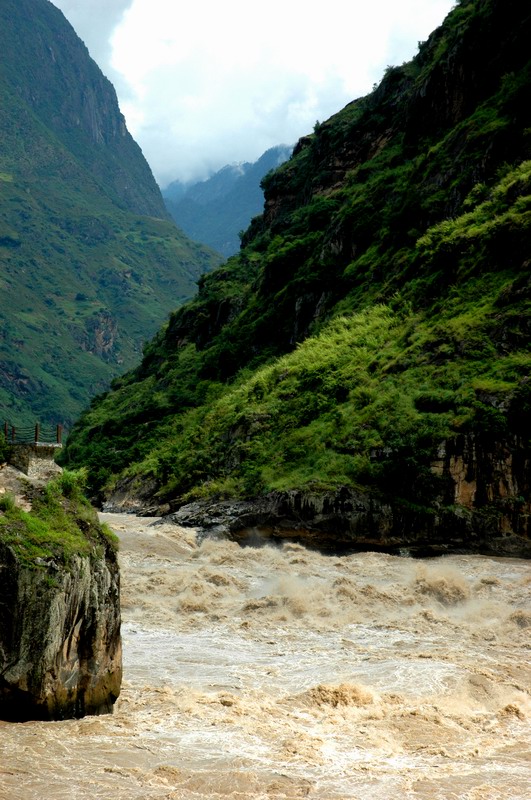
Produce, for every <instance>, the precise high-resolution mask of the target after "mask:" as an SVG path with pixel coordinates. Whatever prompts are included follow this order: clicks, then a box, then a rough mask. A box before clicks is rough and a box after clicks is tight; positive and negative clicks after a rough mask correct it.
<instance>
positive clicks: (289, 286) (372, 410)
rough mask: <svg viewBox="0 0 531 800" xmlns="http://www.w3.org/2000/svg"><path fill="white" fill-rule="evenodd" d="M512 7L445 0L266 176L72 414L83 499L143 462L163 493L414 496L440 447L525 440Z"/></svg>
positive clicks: (528, 178) (521, 180) (71, 450)
mask: <svg viewBox="0 0 531 800" xmlns="http://www.w3.org/2000/svg"><path fill="white" fill-rule="evenodd" d="M520 15H521V12H519V11H518V10H517V9H516V8H515V7H514V4H509V5H507V4H505V5H504V4H502V3H501V2H498V0H462V2H461V3H459V5H458V6H457V7H456V8H455V9H454V10H453V11H452V12H451V13H450V15H449V16H448V18H447V20H446V21H445V23H444V25H443V26H442V27H441V28H440V29H439V30H437V31H436V32H435V33H434V34H433V35H432V36H431V37H430V39H429V40H428V41H427V42H425V43H423V44H422V45H421V47H420V50H419V53H418V55H417V56H416V58H415V59H414V60H413V61H412V62H411V63H408V64H404V65H402V66H401V67H394V68H390V69H389V70H388V71H387V72H386V74H385V76H384V78H383V81H382V82H381V84H380V85H379V86H378V87H376V88H375V90H374V91H373V92H372V93H371V94H370V95H369V96H368V97H366V98H362V99H361V100H358V101H356V102H354V103H352V104H350V105H349V106H347V107H346V108H345V109H344V110H343V111H341V112H339V113H338V114H336V115H335V116H334V117H332V118H331V119H330V120H328V121H326V122H323V123H320V124H319V125H318V126H316V128H315V130H314V132H313V134H311V135H310V136H307V137H305V138H304V139H302V140H301V141H300V142H299V144H298V145H297V147H296V148H295V151H294V155H293V157H292V158H291V159H290V160H289V161H288V162H286V163H285V164H283V165H282V166H281V167H280V168H279V169H278V170H276V171H275V172H273V173H271V174H270V175H268V176H267V177H266V179H265V180H264V189H265V193H266V199H267V206H266V207H267V213H265V214H264V215H263V216H262V217H259V218H256V219H255V220H253V222H252V224H251V226H250V228H249V230H248V231H247V232H246V234H245V235H244V237H243V240H242V250H241V252H240V253H239V254H238V255H237V256H235V257H233V258H231V259H230V260H229V261H228V262H227V264H226V265H224V266H223V267H222V268H220V269H218V270H216V271H214V272H212V273H210V274H208V275H205V276H203V277H202V278H201V280H200V282H199V294H198V296H197V297H196V298H194V300H193V301H191V302H190V303H188V304H186V305H185V306H184V307H182V308H181V309H179V310H178V311H176V312H175V313H173V314H172V315H171V316H170V319H169V322H168V325H167V327H166V328H164V329H163V330H161V331H160V332H159V334H158V335H157V336H156V337H155V338H154V339H153V340H152V341H151V342H150V343H149V344H148V345H147V346H146V347H145V349H144V358H143V361H142V363H141V364H140V365H139V366H138V367H137V369H135V370H133V371H132V372H129V373H128V374H126V375H125V376H123V377H121V378H120V379H118V380H116V381H115V382H114V384H113V387H112V390H111V391H110V392H109V393H108V394H106V395H102V396H101V397H99V398H97V399H96V400H94V401H93V403H92V406H91V407H90V409H88V410H87V411H86V412H85V413H84V414H83V415H82V417H81V418H80V420H79V422H78V423H77V424H76V426H75V428H74V430H73V432H72V435H71V437H70V439H69V442H68V446H67V448H66V453H65V458H66V462H67V463H69V464H73V465H75V464H86V465H88V467H89V475H90V478H89V480H90V488H91V491H93V492H104V491H108V490H109V489H111V488H112V486H113V485H115V484H116V482H117V481H119V480H120V479H122V478H124V477H127V478H134V477H137V478H139V480H144V479H145V478H146V477H147V476H149V477H151V478H153V479H154V481H155V484H156V485H157V487H158V495H157V496H158V497H159V498H160V499H164V500H167V499H171V500H173V501H174V502H185V501H187V500H189V499H192V498H199V497H235V496H236V497H237V496H239V497H242V496H243V497H245V496H255V495H259V494H262V493H264V492H267V491H270V490H273V489H286V488H302V487H309V488H312V489H315V490H319V489H328V488H332V489H333V488H337V487H339V486H351V487H358V488H362V489H367V490H370V491H372V492H377V493H379V494H382V493H384V494H393V496H394V497H395V499H397V500H398V501H399V502H402V503H406V504H410V505H415V506H419V507H423V508H425V509H428V510H429V509H430V508H432V504H433V498H434V497H435V495H436V494H437V492H438V489H439V486H438V484H437V481H438V480H439V479H438V478H437V477H436V476H434V474H433V473H432V472H431V470H430V469H429V464H430V461H431V460H433V458H434V457H435V456H436V453H437V449H438V447H439V446H440V444H441V442H442V441H443V440H446V439H448V438H452V437H455V436H457V435H459V434H460V433H468V432H474V433H475V434H476V435H477V436H480V437H490V439H491V440H494V439H496V438H498V439H500V438H501V439H503V438H505V439H507V437H511V436H515V435H518V437H519V440H520V441H522V442H524V443H526V446H528V445H529V436H530V431H529V423H528V422H526V415H525V412H524V409H528V408H529V406H530V403H531V385H530V384H529V379H528V376H529V373H530V367H531V356H530V354H529V332H530V329H529V324H530V293H531V287H530V283H529V274H530V273H529V260H528V259H529V241H530V236H529V232H530V226H531V162H530V161H529V158H530V157H531V149H530V147H531V144H530V138H529V131H530V130H531V119H530V109H529V104H528V103H527V102H526V101H525V97H527V96H528V94H529V88H530V76H531V65H530V62H529V53H528V46H527V42H528V36H529V33H530V31H529V25H530V23H529V19H526V18H525V15H522V17H520ZM493 53H495V54H496V55H495V57H494V56H493Z"/></svg>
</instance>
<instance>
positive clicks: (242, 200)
mask: <svg viewBox="0 0 531 800" xmlns="http://www.w3.org/2000/svg"><path fill="white" fill-rule="evenodd" d="M292 149H293V148H292V147H287V146H285V145H279V146H278V147H272V148H270V149H269V150H267V151H266V152H265V153H264V154H263V155H262V156H260V158H259V159H258V161H255V162H254V163H248V162H246V163H244V164H228V165H227V166H225V167H223V169H220V170H219V171H218V172H216V173H214V175H211V176H210V178H208V179H207V180H205V181H200V182H199V183H193V184H183V183H181V182H180V181H174V182H173V183H170V185H169V186H168V187H167V188H166V189H165V190H164V191H163V192H162V194H163V197H164V202H165V203H166V208H167V209H168V211H169V212H170V214H171V216H172V217H173V219H174V220H175V222H176V223H177V225H179V227H180V228H182V229H183V231H184V232H185V233H186V234H187V235H188V236H190V237H191V238H192V239H195V240H196V241H198V242H204V243H205V244H208V245H210V247H213V248H214V250H217V252H218V253H221V254H222V255H224V256H225V258H228V257H229V256H232V255H234V253H237V252H238V250H239V248H240V236H239V234H240V232H241V231H243V230H245V229H246V228H247V227H248V225H249V223H250V221H251V219H252V218H253V217H254V216H256V215H257V214H260V213H261V211H262V209H263V206H264V194H263V191H262V189H261V181H262V179H263V178H264V176H265V175H267V173H268V172H270V171H271V170H272V169H275V168H276V167H278V166H279V165H280V164H282V163H283V162H284V161H286V159H288V158H289V156H290V154H291V151H292Z"/></svg>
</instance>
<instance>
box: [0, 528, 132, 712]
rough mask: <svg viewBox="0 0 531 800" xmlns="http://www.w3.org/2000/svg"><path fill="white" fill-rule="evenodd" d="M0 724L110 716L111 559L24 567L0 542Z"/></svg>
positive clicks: (113, 649)
mask: <svg viewBox="0 0 531 800" xmlns="http://www.w3.org/2000/svg"><path fill="white" fill-rule="evenodd" d="M0 585H1V590H0V719H4V720H9V721H15V722H24V721H26V720H34V719H42V720H54V719H69V718H72V717H82V716H84V715H86V714H105V713H109V712H111V711H112V707H113V704H114V702H115V700H116V698H117V697H118V695H119V693H120V685H121V679H122V650H121V639H120V602H119V572H118V564H117V559H116V554H115V553H114V552H113V551H112V550H111V549H110V548H108V549H107V552H106V553H105V554H104V555H101V556H99V557H98V556H97V555H93V556H92V557H80V556H77V557H74V558H73V559H72V561H71V563H70V565H69V567H68V568H66V567H59V566H58V565H57V564H56V563H55V562H54V561H53V560H50V561H49V562H46V563H44V562H43V563H42V564H38V565H36V567H35V568H28V567H26V566H24V565H22V564H21V563H19V562H18V560H17V558H16V557H15V555H14V554H13V552H12V551H11V550H10V549H9V548H8V547H6V546H5V545H3V544H2V542H1V541H0Z"/></svg>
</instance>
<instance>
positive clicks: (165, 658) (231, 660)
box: [0, 514, 531, 800]
mask: <svg viewBox="0 0 531 800" xmlns="http://www.w3.org/2000/svg"><path fill="white" fill-rule="evenodd" d="M103 516H104V518H105V519H106V520H107V521H108V522H109V523H110V524H111V526H112V527H113V528H114V530H115V531H116V532H117V533H118V534H119V535H120V538H121V566H122V614H123V621H124V623H123V638H124V670H125V681H124V687H123V691H122V695H121V697H120V699H119V700H118V702H117V704H116V707H115V712H114V714H113V715H109V716H103V717H88V718H85V719H83V720H75V721H68V722H55V723H42V722H38V723H25V724H9V723H3V722H0V798H2V800H43V799H44V798H46V800H60V799H62V798H64V799H65V800H66V799H68V800H78V799H79V800H85V798H87V799H89V798H90V800H92V799H93V798H105V800H107V799H108V800H110V799H111V798H112V799H113V800H137V799H138V800H140V799H142V800H151V798H153V799H155V798H156V799H157V800H159V798H160V800H162V799H164V800H170V799H171V800H178V799H180V798H190V800H192V798H234V800H247V799H250V798H253V799H256V800H259V799H260V798H263V799H264V800H266V799H267V800H270V799H271V798H278V799H279V800H280V798H301V797H308V798H319V800H326V799H327V798H330V800H331V799H332V798H344V799H346V798H360V800H362V798H363V800H371V799H372V798H375V799H376V798H378V800H389V798H397V799H398V798H414V799H415V800H421V799H423V798H426V800H428V798H429V800H437V799H438V798H444V799H445V800H447V799H449V798H452V799H453V798H463V799H464V798H466V799H467V800H509V799H510V800H519V799H520V798H521V800H524V799H525V800H528V798H529V797H531V758H530V742H531V721H530V720H531V700H530V694H529V687H530V677H531V664H530V646H531V635H530V634H531V611H530V610H529V609H530V604H529V600H530V594H531V570H530V569H529V564H528V562H525V561H518V560H512V559H492V558H486V557H481V556H451V557H446V558H443V559H437V560H435V559H434V560H428V561H415V560H413V559H409V558H399V557H394V556H388V555H382V554H374V553H362V554H356V555H349V556H341V557H335V556H323V555H320V554H318V553H315V552H312V551H308V550H305V549H304V548H303V547H301V546H299V545H294V544H286V545H284V546H283V547H281V548H275V547H262V548H250V547H247V548H240V547H239V546H238V545H237V544H235V543H232V542H227V541H213V540H205V541H203V542H202V543H201V544H198V543H197V542H196V538H195V535H194V533H193V532H191V531H185V530H183V529H181V528H178V527H176V526H170V525H167V524H164V525H161V524H153V521H151V520H148V519H142V518H135V517H131V516H125V515H116V514H112V515H111V514H109V515H103Z"/></svg>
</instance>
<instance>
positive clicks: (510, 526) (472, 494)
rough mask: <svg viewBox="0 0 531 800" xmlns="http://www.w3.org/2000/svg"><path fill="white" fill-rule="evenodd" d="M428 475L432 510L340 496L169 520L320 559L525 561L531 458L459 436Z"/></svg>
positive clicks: (269, 500) (271, 501)
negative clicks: (353, 553)
mask: <svg viewBox="0 0 531 800" xmlns="http://www.w3.org/2000/svg"><path fill="white" fill-rule="evenodd" d="M431 469H432V472H433V473H434V474H435V475H437V476H439V477H440V478H441V481H440V493H439V496H438V498H437V499H436V501H435V502H434V503H433V504H432V505H431V506H430V507H429V508H424V507H422V506H414V505H412V504H411V503H406V502H400V501H397V499H396V497H395V498H393V499H391V498H390V497H386V496H385V495H384V494H383V493H379V494H376V493H374V494H369V493H368V492H367V493H362V492H357V491H355V490H353V489H350V488H347V487H343V488H341V489H338V490H337V491H335V492H317V491H316V492H312V491H305V490H292V491H287V492H273V493H271V494H269V495H267V496H265V497H262V498H257V499H256V500H241V501H222V502H218V503H215V502H206V501H204V502H197V503H191V504H189V505H186V506H182V507H181V508H180V509H178V510H177V511H175V512H174V513H173V514H171V519H172V520H173V521H174V522H176V523H177V524H179V525H185V526H186V525H190V526H193V527H197V528H199V529H200V532H201V533H202V535H210V536H212V535H213V536H216V535H217V536H229V537H230V538H233V539H235V540H236V541H240V542H242V543H247V544H253V543H255V544H256V543H259V542H260V541H263V540H272V541H282V540H286V539H290V540H296V541H300V542H301V543H303V544H305V545H307V546H309V547H315V548H317V549H319V550H322V551H324V552H336V551H338V550H341V549H343V548H346V549H357V548H359V549H371V550H388V551H395V550H396V551H397V550H399V549H403V548H406V549H410V550H411V551H412V552H418V553H431V554H437V553H444V552H450V551H452V550H464V551H473V552H485V553H496V554H498V555H513V556H521V557H530V556H531V537H530V523H529V520H530V519H531V504H530V503H529V502H526V501H525V500H524V499H523V498H529V497H530V496H531V491H530V489H531V487H530V482H531V458H530V454H529V451H528V450H526V449H525V448H523V447H522V446H521V445H520V443H519V441H518V439H517V438H516V437H515V438H514V439H513V440H512V441H506V442H490V443H489V442H488V441H486V440H484V439H483V438H482V437H480V436H474V435H469V436H461V437H457V438H456V439H455V440H452V441H451V442H446V443H445V444H444V445H442V446H441V448H440V449H439V453H438V459H437V460H436V461H434V462H432V464H431ZM389 488H390V491H391V490H392V487H389ZM518 498H520V500H518Z"/></svg>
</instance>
